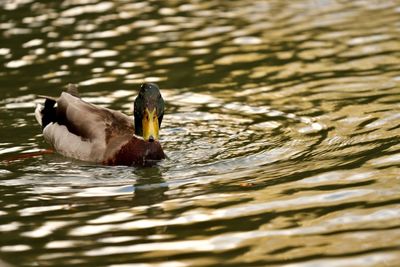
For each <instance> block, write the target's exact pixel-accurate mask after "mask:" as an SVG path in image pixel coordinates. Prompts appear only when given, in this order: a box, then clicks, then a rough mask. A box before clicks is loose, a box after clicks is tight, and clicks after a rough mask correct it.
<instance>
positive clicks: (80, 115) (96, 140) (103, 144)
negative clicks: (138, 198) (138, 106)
mask: <svg viewBox="0 0 400 267" xmlns="http://www.w3.org/2000/svg"><path fill="white" fill-rule="evenodd" d="M48 101H49V102H48ZM52 101H53V100H52V99H46V102H45V107H44V108H43V109H42V110H41V113H42V122H43V124H42V126H43V127H44V128H43V135H44V137H45V139H46V140H47V141H48V142H50V143H51V144H52V145H53V146H54V147H55V149H56V150H57V151H58V152H60V153H61V154H63V155H66V156H69V157H73V158H78V159H82V160H86V161H95V162H100V161H102V160H103V158H104V156H105V154H106V153H110V152H109V151H110V145H111V146H112V147H117V146H119V145H121V144H122V143H124V142H126V141H127V140H129V138H131V137H132V135H133V134H134V127H133V120H132V119H131V118H130V117H129V116H127V115H124V114H123V113H121V112H118V111H113V110H110V109H107V108H102V107H98V106H95V105H92V104H90V103H87V102H85V101H83V100H82V99H80V98H78V97H76V96H73V95H71V94H70V93H66V92H63V93H62V94H61V96H60V97H59V98H58V99H57V100H56V102H55V103H57V106H56V107H55V103H54V102H52ZM46 104H47V107H46ZM46 108H47V109H46ZM46 118H47V119H46ZM45 123H47V124H45Z"/></svg>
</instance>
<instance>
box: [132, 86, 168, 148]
mask: <svg viewBox="0 0 400 267" xmlns="http://www.w3.org/2000/svg"><path fill="white" fill-rule="evenodd" d="M133 115H134V117H135V134H136V135H138V136H142V137H143V139H144V140H145V141H149V142H153V141H155V140H158V139H159V129H160V127H161V122H162V119H163V116H164V99H163V98H162V96H161V93H160V89H159V88H158V86H157V85H156V84H154V83H144V84H142V86H141V87H140V90H139V94H138V96H137V97H136V99H135V102H134V112H133Z"/></svg>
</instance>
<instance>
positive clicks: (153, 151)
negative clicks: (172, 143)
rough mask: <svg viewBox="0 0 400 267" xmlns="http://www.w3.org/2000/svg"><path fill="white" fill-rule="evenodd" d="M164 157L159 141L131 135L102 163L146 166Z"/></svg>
mask: <svg viewBox="0 0 400 267" xmlns="http://www.w3.org/2000/svg"><path fill="white" fill-rule="evenodd" d="M164 158H165V154H164V151H163V149H162V147H161V144H160V143H159V142H146V141H144V140H142V139H138V138H135V137H133V138H132V139H131V140H130V141H129V142H128V143H126V144H125V145H123V146H122V147H121V149H120V150H118V151H117V152H116V153H115V154H114V155H113V156H111V157H110V158H109V159H106V160H105V161H104V162H103V164H105V165H126V166H132V165H142V166H148V165H152V164H154V163H156V162H158V161H160V160H162V159H164Z"/></svg>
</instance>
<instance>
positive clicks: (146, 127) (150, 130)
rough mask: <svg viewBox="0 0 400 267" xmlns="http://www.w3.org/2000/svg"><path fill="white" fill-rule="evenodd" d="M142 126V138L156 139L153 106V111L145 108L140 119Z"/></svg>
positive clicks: (156, 123) (156, 128)
mask: <svg viewBox="0 0 400 267" xmlns="http://www.w3.org/2000/svg"><path fill="white" fill-rule="evenodd" d="M142 126H143V139H144V140H145V141H154V140H158V138H159V135H158V130H159V129H158V117H157V111H156V109H155V108H154V109H153V111H149V109H148V108H146V110H145V112H144V116H143V120H142Z"/></svg>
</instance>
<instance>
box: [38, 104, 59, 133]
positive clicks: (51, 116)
mask: <svg viewBox="0 0 400 267" xmlns="http://www.w3.org/2000/svg"><path fill="white" fill-rule="evenodd" d="M55 104H56V101H55V100H53V99H49V98H46V101H45V102H44V108H43V109H42V111H41V113H42V129H44V127H46V126H47V125H48V124H49V123H52V122H55V121H57V112H56V107H55V106H54V105H55Z"/></svg>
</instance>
